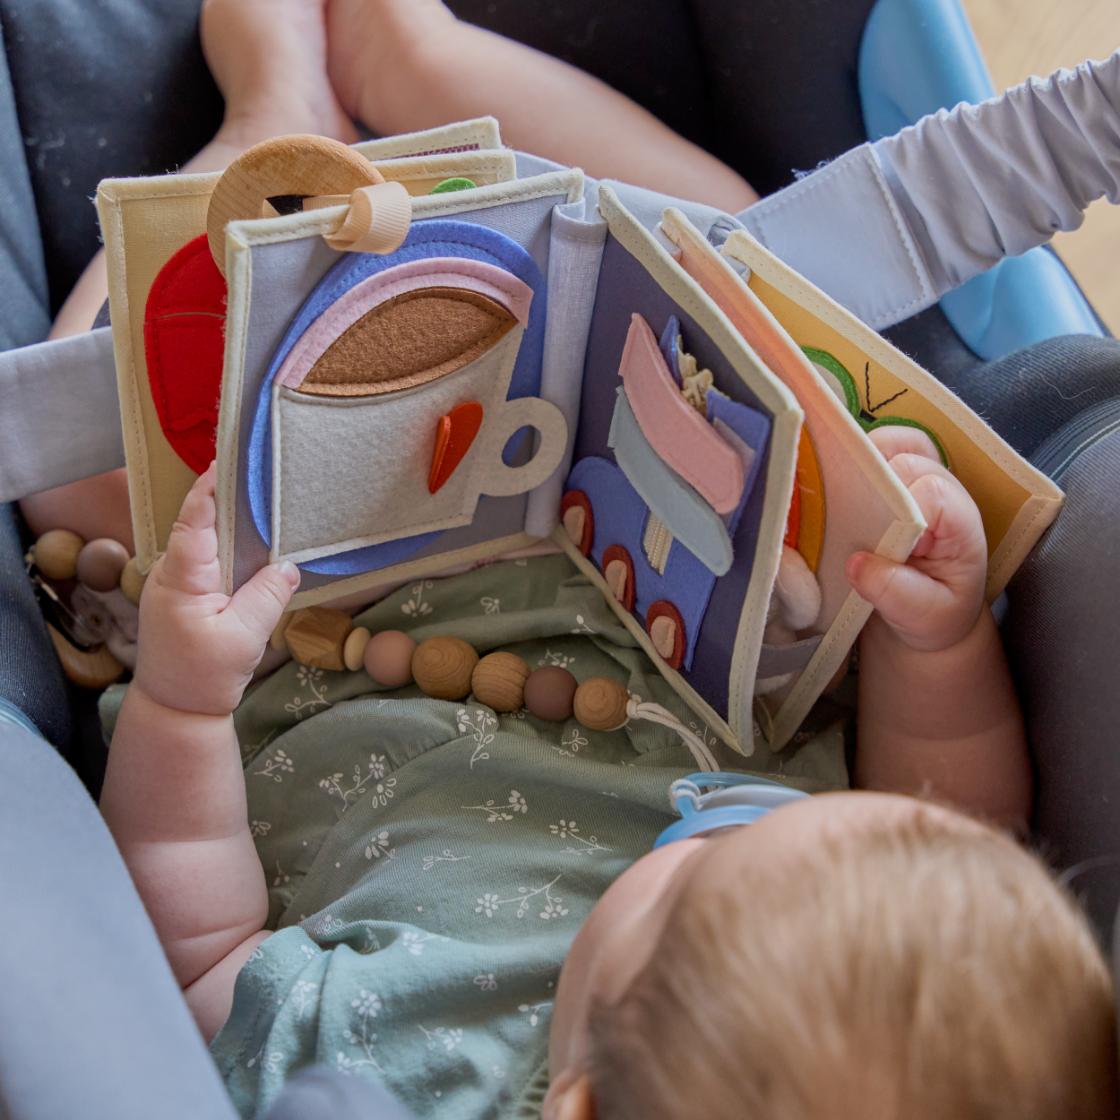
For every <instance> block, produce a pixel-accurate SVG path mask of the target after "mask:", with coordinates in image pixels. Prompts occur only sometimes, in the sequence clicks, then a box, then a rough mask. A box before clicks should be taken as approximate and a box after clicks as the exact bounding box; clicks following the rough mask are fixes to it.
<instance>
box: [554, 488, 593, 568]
mask: <svg viewBox="0 0 1120 1120" xmlns="http://www.w3.org/2000/svg"><path fill="white" fill-rule="evenodd" d="M560 522H561V524H562V525H563V526H564V531H565V532H566V533H567V534H568V539H569V540H570V541H571V542H572V544H574V545H575V546H576V548H578V549H579V550H580V552H581V553H582V554H583V555H584V556H590V555H591V544H592V542H593V541H594V539H595V514H594V513H593V512H592V509H591V499H590V498H589V497H588V496H587V495H586V494H585V493H584V492H583V491H582V490H569V491H568V492H567V493H566V494H565V495H564V497H563V498H561V499H560Z"/></svg>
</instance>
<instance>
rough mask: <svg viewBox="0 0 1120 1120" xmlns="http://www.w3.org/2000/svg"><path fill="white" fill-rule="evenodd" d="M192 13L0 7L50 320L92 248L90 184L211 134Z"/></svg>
mask: <svg viewBox="0 0 1120 1120" xmlns="http://www.w3.org/2000/svg"><path fill="white" fill-rule="evenodd" d="M198 12H199V0H99V2H98V3H97V4H89V3H88V2H87V0H0V26H2V27H3V32H4V39H5V44H4V45H5V48H6V51H7V59H8V64H9V66H10V68H11V73H12V79H13V81H12V84H13V88H14V106H15V111H16V113H17V114H18V116H19V129H18V130H16V131H15V132H14V133H12V136H14V137H22V138H23V144H24V145H25V147H26V153H27V164H28V167H29V170H30V179H31V183H32V186H33V188H34V194H35V203H36V206H37V208H38V216H39V228H40V231H41V235H42V242H43V246H44V253H45V257H46V262H47V274H48V276H49V280H50V295H51V301H50V308H49V310H50V314H51V315H52V317H53V315H54V313H55V312H56V311H57V310H58V308H59V306H60V305H61V303H62V301H63V299H65V297H66V295H67V294H68V293H69V291H70V290H71V288H73V286H74V283H75V281H76V280H77V279H78V275H79V274H80V273H81V271H82V269H83V268H84V267H85V265H86V263H87V262H88V261H89V259H90V258H91V257H92V256H93V254H94V252H95V251H96V250H97V243H98V230H97V215H96V213H95V212H94V208H93V206H92V205H91V204H90V202H89V199H90V198H92V197H93V195H94V193H95V191H96V189H97V184H98V182H99V181H100V180H101V179H103V178H107V177H110V176H120V175H150V174H162V173H163V172H166V171H168V170H171V169H173V168H174V167H175V166H177V165H178V164H179V163H181V162H182V161H183V160H185V159H187V158H188V157H189V156H191V155H192V154H193V153H194V152H197V151H198V150H199V148H201V147H202V145H203V144H204V143H206V141H207V140H208V139H209V138H210V137H211V136H213V134H214V132H215V130H216V129H217V127H218V124H219V121H220V120H221V99H220V97H219V94H218V91H217V89H216V88H215V86H214V83H213V82H212V81H211V80H210V76H209V74H208V73H207V70H206V65H205V63H204V61H203V58H202V52H201V50H200V49H199V43H198ZM7 315H8V308H7V298H6V293H5V307H4V317H5V318H7ZM45 333H46V332H45V330H43V331H42V332H41V333H40V335H39V337H42V335H43V334H45Z"/></svg>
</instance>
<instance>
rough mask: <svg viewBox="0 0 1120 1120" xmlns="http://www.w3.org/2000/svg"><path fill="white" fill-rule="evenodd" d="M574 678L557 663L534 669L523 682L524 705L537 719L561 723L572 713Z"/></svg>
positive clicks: (574, 689)
mask: <svg viewBox="0 0 1120 1120" xmlns="http://www.w3.org/2000/svg"><path fill="white" fill-rule="evenodd" d="M576 687H577V685H576V679H575V677H573V676H572V674H571V673H569V672H568V670H567V669H561V668H560V666H559V665H545V666H544V667H543V668H541V669H534V670H533V671H532V672H531V673H530V674H529V679H528V680H527V681H526V682H525V707H526V708H528V709H529V711H530V713H531V714H532V715H535V716H536V717H537V719H547V720H551V721H552V722H553V723H563V722H564V720H566V719H568V718H569V717H570V716H571V714H572V697H573V696H575V694H576Z"/></svg>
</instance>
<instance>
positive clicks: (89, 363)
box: [0, 327, 124, 502]
mask: <svg viewBox="0 0 1120 1120" xmlns="http://www.w3.org/2000/svg"><path fill="white" fill-rule="evenodd" d="M123 466H124V445H123V444H122V442H121V415H120V406H119V405H118V403H117V374H116V367H115V366H114V364H113V340H112V337H111V335H110V330H109V328H108V327H103V328H101V329H100V330H96V331H89V332H87V333H86V334H78V335H74V336H73V337H71V338H63V339H59V340H58V341H55V342H43V343H40V344H39V345H37V346H28V347H25V348H24V349H22V350H9V351H7V352H6V353H3V354H0V502H10V501H14V500H15V499H17V498H23V497H26V496H27V495H28V494H34V493H37V492H38V491H40V490H47V489H49V488H50V487H52V486H61V485H62V484H63V483H66V482H74V481H76V480H77V479H79V478H88V477H89V476H90V475H92V474H100V472H101V471H107V470H112V469H113V468H114V467H123Z"/></svg>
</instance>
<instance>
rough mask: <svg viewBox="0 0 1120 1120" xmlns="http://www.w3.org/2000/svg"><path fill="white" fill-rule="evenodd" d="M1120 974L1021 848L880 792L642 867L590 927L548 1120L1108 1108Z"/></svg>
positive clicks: (767, 823) (1044, 1114)
mask: <svg viewBox="0 0 1120 1120" xmlns="http://www.w3.org/2000/svg"><path fill="white" fill-rule="evenodd" d="M1114 1023H1115V1019H1114V1011H1113V999H1112V984H1111V980H1110V977H1109V973H1108V969H1107V968H1106V966H1105V963H1104V960H1103V959H1102V956H1101V953H1100V951H1099V949H1098V947H1097V945H1096V943H1095V941H1094V938H1093V934H1092V933H1091V931H1090V930H1089V928H1088V926H1087V924H1086V922H1085V920H1084V919H1083V917H1082V916H1081V914H1080V913H1079V911H1078V910H1077V908H1076V906H1075V905H1074V904H1073V902H1072V901H1071V900H1070V898H1069V897H1068V896H1067V895H1066V894H1065V893H1064V892H1063V890H1062V889H1061V888H1060V887H1059V886H1058V885H1057V884H1056V883H1055V882H1054V880H1053V879H1052V877H1051V876H1050V874H1049V873H1048V872H1047V870H1046V869H1045V867H1044V866H1043V865H1042V864H1041V863H1040V862H1039V861H1038V860H1036V859H1035V858H1034V857H1032V856H1031V855H1029V854H1028V853H1027V852H1025V851H1023V850H1022V849H1021V848H1020V847H1019V846H1018V845H1017V844H1015V842H1014V841H1013V840H1011V839H1010V838H1009V837H1006V836H1004V835H1002V834H1000V833H997V832H995V831H993V830H991V829H989V828H987V827H985V826H984V825H981V824H979V823H977V822H975V821H972V820H970V819H967V818H965V817H963V816H960V815H959V814H957V813H954V812H951V811H949V810H945V809H941V808H938V807H936V806H933V805H929V804H925V803H922V802H918V801H915V800H912V799H910V798H903V797H897V796H891V795H884V794H870V793H856V794H835V795H827V796H824V797H815V798H806V799H804V800H800V801H796V802H793V803H791V804H789V805H787V806H784V807H782V808H780V809H777V810H775V811H774V812H772V813H769V814H768V815H767V816H765V817H763V818H762V819H761V820H759V821H757V822H756V823H755V824H752V825H749V826H747V827H744V828H737V829H734V830H731V831H728V832H725V833H722V834H719V835H718V836H716V837H713V838H712V839H709V840H686V841H681V842H679V843H677V844H672V845H669V846H668V847H666V848H662V849H659V850H658V851H656V852H654V853H652V854H651V855H649V856H647V857H646V858H645V859H644V860H641V861H639V863H637V864H635V865H634V867H632V868H631V869H630V870H629V871H628V872H627V873H626V874H625V875H623V876H622V877H621V878H620V879H619V880H618V881H617V882H616V883H615V884H614V886H612V887H611V890H610V891H608V892H607V894H606V895H605V896H604V897H603V900H602V901H601V902H600V904H599V906H597V907H596V909H595V910H594V911H593V912H592V914H591V915H590V916H589V918H588V921H587V922H586V924H585V925H584V927H583V929H582V930H581V931H580V934H579V937H578V938H577V939H576V942H575V944H574V945H573V947H572V953H571V955H570V956H569V959H568V962H567V963H566V964H565V967H564V974H563V976H562V977H561V982H560V988H559V992H558V998H557V1006H556V1016H555V1019H554V1023H553V1033H552V1040H551V1043H552V1049H551V1062H552V1070H553V1087H552V1089H551V1091H550V1094H549V1101H548V1107H547V1108H546V1112H545V1116H546V1117H550V1116H552V1117H555V1118H556V1120H590V1118H591V1117H594V1118H595V1120H618V1118H629V1117H634V1118H639V1117H640V1118H641V1120H662V1118H664V1120H670V1118H671V1120H681V1118H685V1117H703V1118H704V1120H743V1118H744V1117H746V1118H755V1117H757V1118H758V1120H794V1118H796V1120H824V1118H826V1117H828V1118H836V1117H859V1118H860V1120H879V1118H883V1120H886V1118H892V1120H893V1118H895V1117H906V1118H907V1120H925V1118H934V1117H937V1118H941V1117H952V1118H953V1120H971V1118H976V1120H980V1118H981V1117H982V1118H983V1120H993V1118H1003V1117H1007V1118H1008V1120H1011V1118H1014V1120H1024V1118H1031V1120H1034V1118H1037V1120H1044V1118H1047V1120H1048V1118H1051V1117H1053V1118H1054V1120H1059V1118H1061V1120H1072V1118H1074V1117H1076V1118H1080V1120H1097V1118H1101V1120H1103V1118H1105V1117H1110V1118H1111V1117H1115V1115H1116V1104H1115V1093H1116V1030H1115V1025H1114Z"/></svg>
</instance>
